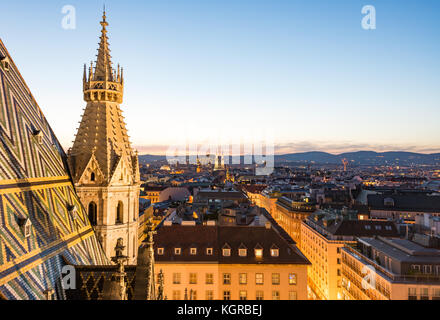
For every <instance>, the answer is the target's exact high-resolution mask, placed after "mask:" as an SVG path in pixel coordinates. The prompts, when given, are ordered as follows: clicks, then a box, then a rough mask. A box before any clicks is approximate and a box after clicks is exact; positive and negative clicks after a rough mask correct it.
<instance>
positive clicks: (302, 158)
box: [139, 150, 440, 165]
mask: <svg viewBox="0 0 440 320" xmlns="http://www.w3.org/2000/svg"><path fill="white" fill-rule="evenodd" d="M234 157H238V156H234ZM240 157H243V155H241V156H240ZM342 159H347V160H348V161H350V162H352V163H353V164H357V165H387V164H388V165H389V164H401V165H404V164H405V165H410V164H425V165H437V164H440V153H429V154H426V153H418V152H411V151H386V152H376V151H366V150H362V151H354V152H343V153H340V154H332V153H329V152H325V151H306V152H296V153H286V154H279V155H278V154H275V162H278V163H279V162H284V163H285V162H306V163H321V164H340V163H341V161H342ZM139 160H140V161H141V162H144V163H148V162H153V161H160V160H166V156H165V155H151V154H144V155H139Z"/></svg>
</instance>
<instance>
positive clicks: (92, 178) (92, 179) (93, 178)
mask: <svg viewBox="0 0 440 320" xmlns="http://www.w3.org/2000/svg"><path fill="white" fill-rule="evenodd" d="M90 181H95V173H94V172H92V174H91V175H90Z"/></svg>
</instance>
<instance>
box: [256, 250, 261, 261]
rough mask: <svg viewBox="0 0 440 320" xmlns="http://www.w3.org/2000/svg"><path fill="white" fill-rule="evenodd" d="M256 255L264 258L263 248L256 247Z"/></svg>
mask: <svg viewBox="0 0 440 320" xmlns="http://www.w3.org/2000/svg"><path fill="white" fill-rule="evenodd" d="M255 257H256V258H257V259H261V258H263V249H255Z"/></svg>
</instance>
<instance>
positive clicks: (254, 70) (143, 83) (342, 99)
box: [0, 1, 440, 154]
mask: <svg viewBox="0 0 440 320" xmlns="http://www.w3.org/2000/svg"><path fill="white" fill-rule="evenodd" d="M415 3H416V2H414V1H410V2H406V3H405V4H401V3H399V4H398V3H397V2H396V1H386V2H377V1H371V2H370V3H368V4H372V5H374V6H375V7H376V10H377V29H376V30H363V29H362V28H361V20H362V17H363V16H362V14H361V9H362V7H363V6H364V5H366V4H367V3H364V2H362V1H353V2H351V3H350V4H347V3H343V1H336V2H334V3H332V5H329V4H326V3H325V2H324V1H316V2H314V3H313V5H308V4H305V3H303V2H301V1H295V2H292V1H290V2H289V1H275V2H270V3H268V2H263V1H257V2H255V1H254V2H252V3H251V2H249V1H239V2H234V3H233V2H226V3H222V4H219V3H218V2H217V1H213V2H210V3H209V4H207V3H203V2H201V1H187V2H185V4H181V3H179V2H176V1H175V2H173V1H172V2H171V3H168V4H163V3H159V2H157V1H149V2H148V3H146V4H145V3H142V4H137V3H136V4H135V3H134V2H127V3H124V5H121V4H118V3H117V2H112V1H107V2H106V6H107V15H108V22H109V28H108V30H109V37H110V49H111V50H112V56H113V64H114V67H116V66H117V64H118V63H120V64H121V66H122V67H124V73H125V79H126V86H125V87H126V89H125V90H126V93H125V101H124V102H123V104H122V105H123V109H124V111H125V112H124V115H125V117H126V122H127V123H128V125H129V127H130V131H129V134H131V141H132V143H133V145H134V147H135V148H136V149H138V150H139V151H140V154H165V153H166V150H167V149H168V147H169V146H170V145H172V144H176V143H177V142H178V140H179V139H181V138H182V137H186V138H187V139H189V140H191V141H190V142H193V143H198V144H201V143H203V142H205V141H206V139H210V138H216V137H219V136H221V137H222V138H225V137H226V140H227V139H228V138H229V139H239V141H240V142H244V143H248V142H249V141H251V140H252V139H255V137H262V136H264V134H266V133H270V135H271V136H273V137H274V143H275V153H277V154H285V153H292V152H306V151H325V152H330V153H333V154H338V153H343V152H349V151H358V150H374V151H412V152H420V153H436V152H440V145H439V144H438V142H437V139H436V137H438V136H439V133H440V129H439V127H438V125H437V123H436V119H438V116H439V113H440V112H439V109H438V102H439V101H440V94H439V93H438V90H436V87H437V84H438V83H439V81H438V80H440V76H439V75H440V72H439V71H440V64H439V62H438V59H436V57H437V54H438V52H439V50H438V49H439V44H438V42H437V41H435V39H436V31H438V30H439V26H440V24H439V22H438V21H437V19H436V16H435V10H432V9H434V8H438V4H437V3H435V2H434V1H425V2H424V3H423V4H421V5H418V6H417V7H415ZM64 5H65V3H63V2H60V1H48V2H45V3H44V4H42V5H40V4H34V3H32V2H26V1H23V2H20V3H17V4H13V3H10V4H7V5H6V6H8V10H7V14H6V10H3V13H0V18H1V19H0V21H1V22H0V28H1V29H2V30H8V33H7V34H1V37H2V38H3V40H4V42H5V44H6V45H7V46H8V47H9V49H10V51H11V54H13V55H14V57H15V62H16V63H17V65H18V66H19V68H20V69H21V70H22V72H23V76H24V77H25V78H26V79H28V83H29V86H30V89H31V90H33V91H34V92H36V99H37V101H38V102H39V104H40V107H41V108H42V110H43V112H45V114H47V117H48V120H49V121H50V122H51V123H52V127H53V129H54V131H55V132H56V134H57V136H58V137H59V139H60V142H61V144H62V146H63V147H64V148H65V149H68V148H69V147H70V146H71V145H72V143H71V141H73V139H74V133H75V131H76V126H75V125H72V123H74V122H75V121H79V120H80V118H81V116H82V108H83V106H84V101H83V100H82V94H81V84H82V81H81V79H82V65H83V63H87V64H89V63H90V57H91V56H93V55H95V54H96V49H97V42H98V38H97V35H98V34H99V29H100V26H99V24H98V21H99V18H100V11H101V8H102V3H101V2H98V1H97V2H95V3H94V4H93V5H90V4H89V3H86V2H80V1H79V2H77V3H75V4H73V6H74V7H75V9H76V28H75V29H74V30H65V29H63V28H62V27H61V21H62V18H63V14H62V13H61V10H62V8H63V6H64ZM93 7H96V8H95V9H96V10H94V9H93ZM17 17H21V18H22V19H17ZM411 21H417V24H416V23H415V22H414V23H411ZM202 26H203V28H202ZM43 35H44V36H45V37H42V36H43ZM126 35H129V36H126ZM22 39H26V41H23V40H22ZM37 43H38V46H37ZM33 47H36V48H38V50H36V49H32V50H30V49H29V48H33ZM30 52H31V53H32V56H29V53H30ZM30 57H32V58H31V59H29V58H30ZM35 60H37V61H38V63H35ZM66 61H68V62H66ZM61 70H62V72H60V71H61ZM59 101H63V103H62V105H60V104H59ZM153 119H154V120H153ZM199 137H203V138H199Z"/></svg>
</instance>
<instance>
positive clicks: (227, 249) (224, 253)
mask: <svg viewBox="0 0 440 320" xmlns="http://www.w3.org/2000/svg"><path fill="white" fill-rule="evenodd" d="M223 256H224V257H230V256H231V249H229V248H224V249H223Z"/></svg>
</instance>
